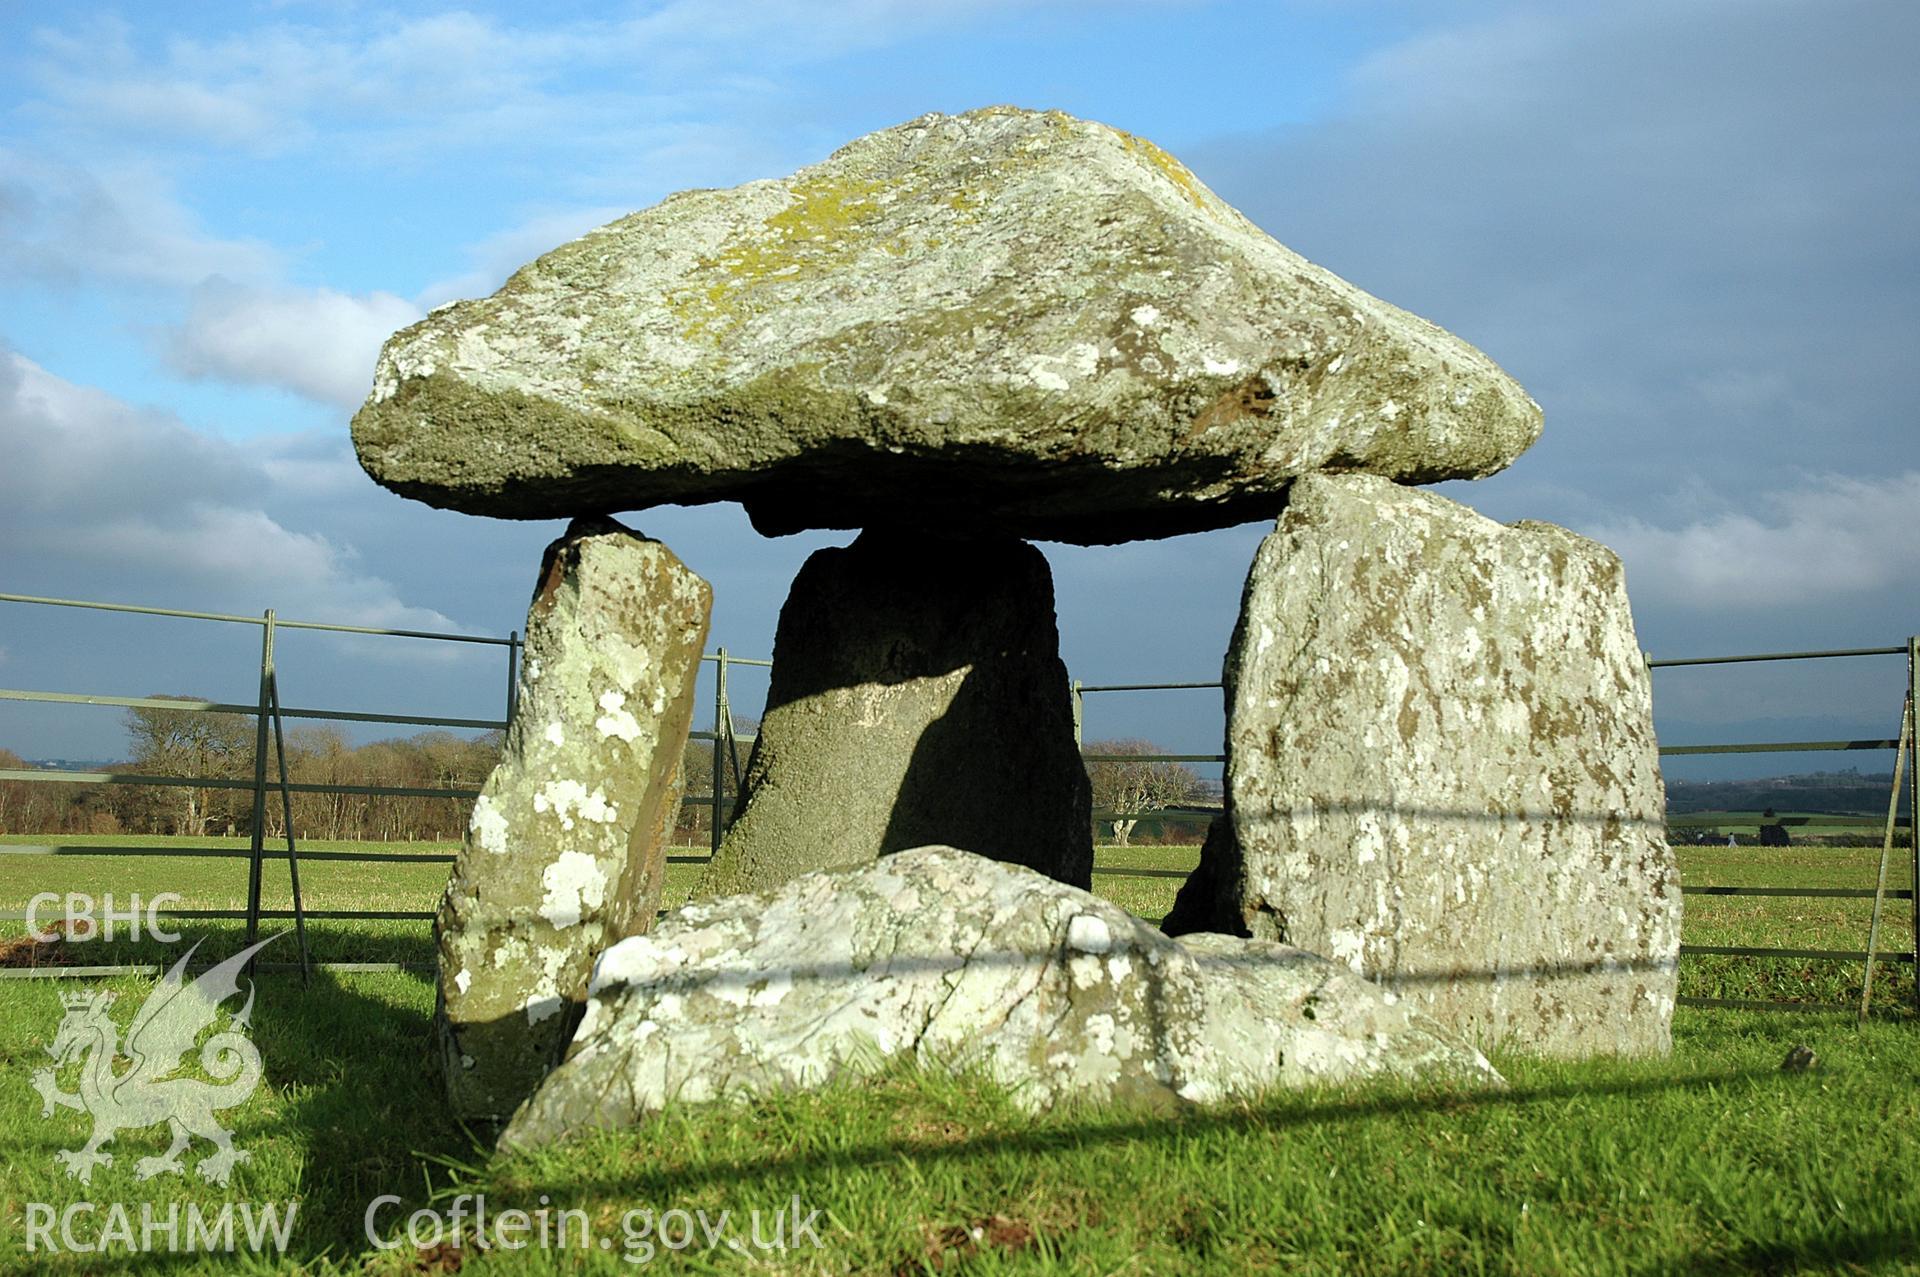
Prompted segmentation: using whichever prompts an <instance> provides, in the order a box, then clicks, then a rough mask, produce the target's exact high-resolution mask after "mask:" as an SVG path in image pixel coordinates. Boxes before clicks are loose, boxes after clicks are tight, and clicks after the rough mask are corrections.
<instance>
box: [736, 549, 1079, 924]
mask: <svg viewBox="0 0 1920 1277" xmlns="http://www.w3.org/2000/svg"><path fill="white" fill-rule="evenodd" d="M740 804H741V805H740V812H739V816H738V818H737V819H736V820H735V821H734V823H733V825H732V827H731V828H729V829H728V831H727V836H726V840H725V841H724V842H723V843H722V844H721V846H720V850H719V853H718V854H717V855H716V856H715V857H714V859H713V862H712V864H711V865H709V866H708V868H707V871H706V873H705V875H704V877H703V879H702V881H701V884H700V888H699V889H700V891H701V893H702V894H706V895H733V894H735V893H737V892H742V891H759V890H763V889H765V888H768V887H775V886H778V885H780V884H781V883H783V882H786V881H788V880H789V879H791V878H795V877H798V876H799V875H800V874H803V873H806V872H808V871H809V870H813V869H824V868H830V867H834V866H839V865H854V864H859V863H861V862H863V861H867V860H872V859H873V858H874V857H875V856H880V855H885V854H887V853H889V852H895V851H903V850H905V849H907V848H909V847H921V846H926V845H928V844H932V843H945V844H949V845H953V846H964V847H967V848H969V849H970V850H973V851H975V852H978V853H979V854H981V855H985V856H991V857H993V858H994V859H996V860H1006V861H1012V862H1014V863H1016V864H1023V865H1026V866H1028V867H1029V868H1032V869H1037V870H1039V871H1040V872H1042V873H1044V874H1046V875H1047V876H1049V877H1051V878H1055V879H1058V880H1059V881H1061V882H1067V883H1072V884H1074V885H1076V886H1082V887H1084V886H1087V885H1089V883H1090V882H1091V881H1092V872H1093V832H1092V797H1091V792H1090V788H1089V785H1088V781H1087V771H1086V766H1085V764H1083V763H1082V762H1081V759H1080V750H1079V747H1078V746H1077V745H1076V744H1075V742H1074V734H1073V704H1072V697H1071V691H1070V688H1069V684H1068V679H1067V668H1066V666H1065V665H1064V664H1062V663H1061V660H1060V638H1059V632H1058V630H1057V629H1056V628H1055V624H1054V613H1053V574H1052V572H1051V571H1050V570H1049V568H1048V567H1047V561H1046V558H1045V557H1044V556H1043V555H1042V554H1041V553H1040V551H1039V550H1037V549H1035V548H1034V547H1033V546H1031V545H1027V544H1025V543H1024V542H1021V541H1017V540H1015V539H1013V538H1012V537H1004V536H1002V537H978V538H964V537H963V538H948V537H937V536H927V535H921V534H916V533H910V532H906V531H903V530H901V529H898V528H870V529H868V530H867V531H865V532H863V533H861V534H860V536H859V537H858V538H856V539H855V541H854V543H853V544H852V545H850V546H847V547H845V548H832V549H825V550H819V551H816V552H815V553H814V554H813V555H812V556H811V557H810V558H808V560H807V562H806V564H805V565H804V566H803V567H802V568H801V569H800V573H799V575H798V576H797V577H796V578H795V579H794V583H793V588H792V590H791V591H790V592H789V594H788V595H787V601H786V604H785V605H784V606H783V607H782V608H781V609H780V624H779V627H778V630H777V632H776V633H775V636H774V642H773V676H772V679H771V682H770V685H769V688H768V692H767V708H766V714H765V717H764V718H763V719H762V720H761V723H760V733H759V736H758V738H757V739H756V740H755V741H754V746H753V753H752V755H751V756H750V757H749V758H748V760H747V771H746V776H745V778H744V780H743V783H742V785H741V789H740Z"/></svg>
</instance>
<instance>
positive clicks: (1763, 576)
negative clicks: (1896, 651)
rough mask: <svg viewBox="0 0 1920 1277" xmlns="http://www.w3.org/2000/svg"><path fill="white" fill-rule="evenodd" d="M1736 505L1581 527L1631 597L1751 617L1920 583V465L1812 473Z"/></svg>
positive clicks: (1874, 593)
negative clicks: (1621, 570)
mask: <svg viewBox="0 0 1920 1277" xmlns="http://www.w3.org/2000/svg"><path fill="white" fill-rule="evenodd" d="M1742 504H1743V506H1744V507H1745V508H1742V509H1738V510H1725V511H1722V512H1719V513H1715V514H1712V515H1709V516H1707V517H1705V518H1699V519H1693V520H1689V521H1684V522H1679V523H1677V524H1676V525H1671V526H1665V527H1662V526H1659V525H1657V524H1654V523H1650V522H1648V521H1647V520H1645V519H1641V518H1632V519H1626V520H1622V521H1619V522H1615V523H1611V524H1598V525H1595V526H1593V527H1590V528H1588V529H1585V530H1586V531H1588V532H1589V534H1590V535H1592V536H1593V537H1595V538H1596V539H1597V540H1600V541H1602V542H1604V543H1606V544H1607V545H1610V546H1612V547H1613V548H1614V549H1615V550H1616V551H1618V552H1619V554H1620V557H1621V558H1622V559H1624V560H1625V561H1626V565H1627V582H1628V585H1629V587H1630V588H1631V591H1632V594H1633V597H1634V600H1635V602H1636V603H1641V602H1645V601H1653V602H1658V603H1659V604H1660V605H1662V606H1663V607H1673V608H1685V609H1689V610H1695V611H1723V610H1725V611H1734V612H1739V613H1743V614H1750V613H1753V612H1756V611H1762V610H1765V609H1767V608H1768V607H1769V605H1782V606H1785V605H1791V606H1793V607H1796V608H1803V607H1805V606H1807V605H1808V604H1812V603H1832V602H1837V601H1841V600H1847V599H1852V600H1858V601H1866V600H1868V599H1870V598H1871V597H1872V596H1874V595H1876V594H1881V593H1884V592H1887V591H1891V590H1895V589H1900V590H1910V589H1911V588H1912V587H1913V584H1914V582H1915V581H1920V540H1916V539H1915V538H1914V536H1913V534H1912V519H1913V512H1914V511H1915V510H1920V471H1915V470H1909V471H1905V472H1903V473H1901V474H1897V475H1892V476H1889V477H1887V478H1884V479H1852V478H1843V477H1841V476H1838V475H1822V476H1813V477H1809V478H1808V479H1806V480H1805V481H1803V482H1802V483H1800V484H1798V485H1797V486H1795V487H1792V488H1784V489H1778V490H1774V491H1769V492H1759V493H1755V494H1753V496H1752V497H1750V498H1749V499H1747V500H1745V501H1744V502H1743V503H1742Z"/></svg>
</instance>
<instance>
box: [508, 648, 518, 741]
mask: <svg viewBox="0 0 1920 1277" xmlns="http://www.w3.org/2000/svg"><path fill="white" fill-rule="evenodd" d="M519 707H520V631H519V630H510V631H508V632H507V722H509V723H511V722H513V711H514V710H516V709H518V708H519Z"/></svg>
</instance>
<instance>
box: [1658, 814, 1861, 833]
mask: <svg viewBox="0 0 1920 1277" xmlns="http://www.w3.org/2000/svg"><path fill="white" fill-rule="evenodd" d="M1761 825H1785V826H1786V827H1787V835H1788V836H1789V837H1791V838H1796V839H1798V838H1824V837H1829V836H1832V835H1835V834H1870V835H1873V836H1876V837H1877V836H1878V835H1879V834H1880V833H1881V832H1882V831H1883V830H1885V829H1886V825H1887V818H1886V813H1885V812H1882V813H1881V814H1880V815H1878V816H1858V815H1855V816H1837V815H1834V814H1832V813H1831V812H1814V811H1782V812H1775V813H1774V814H1773V815H1771V816H1769V815H1767V814H1765V813H1764V812H1758V811H1690V812H1683V813H1677V814H1673V815H1669V816H1668V817H1667V828H1669V829H1674V830H1680V829H1718V830H1720V831H1721V832H1723V833H1730V834H1733V835H1735V836H1736V837H1738V836H1742V835H1744V836H1747V837H1750V838H1753V839H1756V840H1757V839H1758V838H1759V837H1760V826H1761Z"/></svg>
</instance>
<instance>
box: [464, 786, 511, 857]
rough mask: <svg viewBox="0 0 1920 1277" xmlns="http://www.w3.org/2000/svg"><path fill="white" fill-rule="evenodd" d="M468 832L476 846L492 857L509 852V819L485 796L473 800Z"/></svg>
mask: <svg viewBox="0 0 1920 1277" xmlns="http://www.w3.org/2000/svg"><path fill="white" fill-rule="evenodd" d="M467 832H468V833H470V834H472V835H473V842H474V845H475V846H476V847H478V848H480V850H482V851H484V852H487V853H488V854H490V855H495V856H498V855H501V854H503V853H504V852H505V851H506V850H507V818H506V816H505V815H503V814H502V813H501V811H500V809H499V808H498V807H496V806H494V802H493V799H492V798H490V797H488V796H487V795H485V794H482V795H480V796H479V797H478V798H476V799H474V800H473V815H472V816H471V817H469V818H468V820H467Z"/></svg>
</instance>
